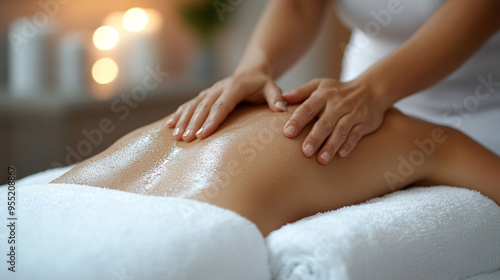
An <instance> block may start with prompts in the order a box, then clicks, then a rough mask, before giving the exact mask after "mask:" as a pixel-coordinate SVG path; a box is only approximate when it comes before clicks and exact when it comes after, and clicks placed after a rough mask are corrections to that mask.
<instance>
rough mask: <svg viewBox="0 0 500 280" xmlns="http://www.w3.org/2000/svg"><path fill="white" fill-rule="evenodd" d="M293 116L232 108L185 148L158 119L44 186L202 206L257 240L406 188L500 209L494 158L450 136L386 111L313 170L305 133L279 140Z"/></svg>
mask: <svg viewBox="0 0 500 280" xmlns="http://www.w3.org/2000/svg"><path fill="white" fill-rule="evenodd" d="M295 109H296V106H290V107H289V110H288V111H287V112H282V113H273V112H271V111H269V109H268V108H266V107H265V106H239V107H238V108H237V109H236V110H235V111H234V112H233V113H232V114H231V115H230V116H229V117H228V119H227V121H226V122H224V123H223V124H222V125H221V126H220V128H219V129H218V130H217V131H216V132H215V133H214V134H213V135H212V136H211V137H209V138H207V139H204V140H194V141H192V142H185V141H178V140H175V139H174V138H173V136H172V129H171V128H169V127H168V125H167V124H166V121H167V120H166V119H162V120H159V121H157V122H155V123H152V124H150V125H147V126H144V127H142V128H139V129H137V130H135V131H133V132H131V133H129V134H127V135H126V136H124V137H122V138H121V139H120V140H118V141H117V142H115V143H114V144H113V145H112V146H110V147H109V148H108V149H106V150H105V151H103V152H102V153H100V154H98V155H96V156H94V157H92V158H89V159H87V160H85V161H83V162H82V163H80V164H78V165H77V166H75V167H74V168H73V169H71V170H70V171H68V172H67V173H66V174H64V175H62V176H61V177H59V178H57V179H56V180H54V181H53V182H52V183H68V184H84V185H90V186H95V187H102V188H109V189H116V190H121V191H126V192H133V193H139V194H144V195H155V196H177V197H184V198H189V199H194V200H200V201H204V202H207V203H210V204H213V205H216V206H219V207H223V208H226V209H230V210H233V211H235V212H237V213H239V214H241V215H242V216H244V217H246V218H248V219H249V220H251V221H252V222H254V223H255V224H256V225H257V227H258V228H259V229H260V231H261V232H262V234H263V235H264V236H266V235H267V234H269V233H270V232H271V231H272V230H275V229H278V228H279V227H281V226H282V225H284V224H286V223H290V222H293V221H296V220H298V219H301V218H303V217H306V216H309V215H313V214H315V213H318V212H324V211H328V210H334V209H338V208H340V207H343V206H347V205H352V204H356V203H360V202H363V201H366V200H367V199H370V198H373V197H377V196H381V195H384V194H387V193H390V192H393V191H396V190H399V189H401V188H404V187H407V186H411V185H414V184H417V185H432V184H445V185H452V186H460V187H465V188H469V189H474V190H478V191H480V192H482V193H483V194H485V195H486V196H489V197H490V198H492V199H493V200H495V202H496V203H497V204H500V195H499V194H500V187H499V182H500V172H498V170H500V158H498V157H497V156H495V155H494V154H492V153H491V152H489V151H488V150H487V149H485V148H483V147H482V146H480V145H479V144H477V143H476V142H474V141H473V140H471V139H470V138H468V137H467V136H465V135H463V134H462V133H460V132H458V131H456V130H454V129H452V128H448V127H443V126H437V125H433V124H429V123H426V122H423V121H420V120H416V119H413V118H410V117H407V116H405V115H403V114H402V113H400V112H399V111H397V110H395V109H390V110H388V112H387V113H386V116H385V121H384V123H383V124H382V125H381V127H380V129H379V130H377V131H376V132H374V133H372V134H370V135H368V136H366V137H364V138H363V139H362V140H361V141H360V143H359V145H358V148H357V149H356V150H354V151H353V152H352V154H351V156H349V157H348V158H345V159H340V158H334V159H333V160H332V162H331V164H328V165H319V164H317V162H316V159H315V158H313V157H312V158H307V157H304V156H303V155H302V153H300V152H299V151H300V149H301V145H302V141H303V140H304V138H305V137H306V135H307V132H308V131H309V129H310V128H311V127H312V124H310V125H309V126H308V127H306V129H305V130H304V131H302V132H301V133H300V134H299V135H298V136H297V137H296V138H293V139H290V138H287V137H285V136H284V135H283V132H282V128H283V124H284V123H285V122H286V121H287V120H288V118H289V117H290V116H291V114H292V113H293V111H294V110H295Z"/></svg>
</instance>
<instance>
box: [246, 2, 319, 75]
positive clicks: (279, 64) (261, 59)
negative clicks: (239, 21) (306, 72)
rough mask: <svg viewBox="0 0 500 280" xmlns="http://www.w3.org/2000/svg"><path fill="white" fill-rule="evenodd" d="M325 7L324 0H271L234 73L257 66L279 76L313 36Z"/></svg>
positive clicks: (293, 61)
mask: <svg viewBox="0 0 500 280" xmlns="http://www.w3.org/2000/svg"><path fill="white" fill-rule="evenodd" d="M327 6H328V1H326V0H313V1H311V0H271V1H270V2H269V4H268V7H267V8H266V10H265V12H264V14H263V15H262V17H261V19H260V20H259V22H258V24H257V27H256V28H255V30H254V33H253V35H252V38H251V39H250V42H249V44H248V46H247V49H246V51H245V54H244V55H243V58H242V59H241V61H240V63H239V65H238V67H237V69H236V72H242V71H246V70H248V69H254V68H259V69H261V70H263V71H265V72H266V73H269V74H270V75H271V76H272V77H273V78H278V77H280V76H281V75H282V74H283V73H284V72H285V71H286V70H287V69H288V68H289V67H291V66H292V65H293V64H294V63H295V62H296V61H297V60H298V59H299V58H300V57H301V56H302V55H303V54H304V52H305V51H306V50H307V49H308V47H309V46H310V45H311V44H312V42H313V41H314V39H315V38H316V35H317V33H318V31H319V29H320V26H321V22H322V19H323V17H324V11H325V10H326V9H325V8H326V7H327Z"/></svg>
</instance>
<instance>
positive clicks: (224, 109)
mask: <svg viewBox="0 0 500 280" xmlns="http://www.w3.org/2000/svg"><path fill="white" fill-rule="evenodd" d="M242 101H248V102H250V103H255V104H260V103H264V102H266V103H267V104H268V106H269V108H270V109H271V111H274V112H282V111H285V109H286V108H285V103H284V102H283V97H282V91H281V89H280V88H279V87H278V86H277V85H276V83H275V81H274V80H273V79H272V77H271V76H269V75H268V74H266V73H264V72H262V71H259V70H254V71H245V72H239V73H235V74H233V75H232V76H229V77H227V78H225V79H223V80H220V81H218V82H217V83H215V84H214V85H213V86H212V87H210V88H208V89H205V90H203V91H202V92H200V94H198V96H197V97H195V98H193V99H191V100H190V101H188V102H186V103H184V104H182V105H181V106H180V107H179V108H178V109H177V111H175V112H174V113H173V114H172V115H171V116H170V118H169V119H168V121H167V125H168V126H169V127H170V128H174V127H175V129H174V139H176V140H184V141H192V140H194V139H196V138H199V139H203V138H206V137H208V136H210V135H211V134H212V133H213V132H214V131H215V130H216V129H217V127H219V125H220V124H221V123H222V122H223V121H224V120H225V119H226V117H227V116H228V115H229V113H231V112H232V111H233V110H234V108H235V107H236V105H238V104H239V103H240V102H242Z"/></svg>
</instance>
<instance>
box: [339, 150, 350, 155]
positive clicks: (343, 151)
mask: <svg viewBox="0 0 500 280" xmlns="http://www.w3.org/2000/svg"><path fill="white" fill-rule="evenodd" d="M339 154H340V156H341V157H346V156H347V155H348V154H349V153H348V152H347V151H346V150H340V152H339Z"/></svg>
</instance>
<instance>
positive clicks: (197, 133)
mask: <svg viewBox="0 0 500 280" xmlns="http://www.w3.org/2000/svg"><path fill="white" fill-rule="evenodd" d="M202 132H203V127H202V128H200V129H198V131H196V135H199V134H201V133H202Z"/></svg>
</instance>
